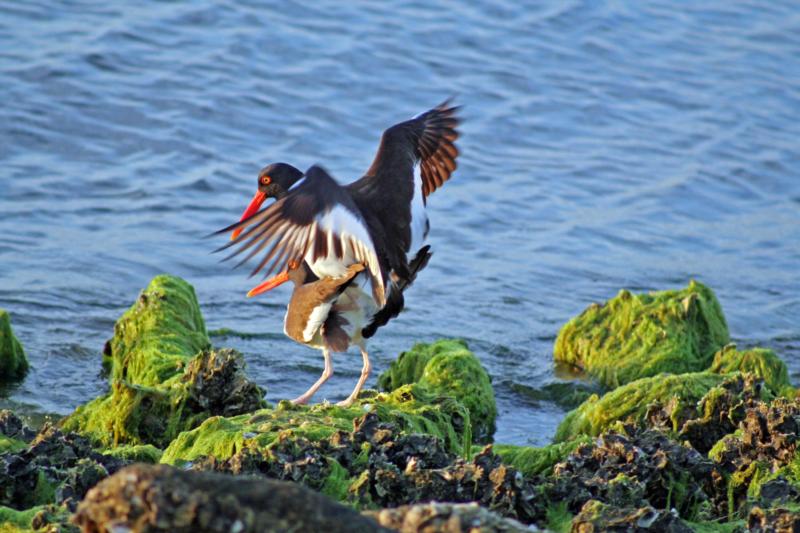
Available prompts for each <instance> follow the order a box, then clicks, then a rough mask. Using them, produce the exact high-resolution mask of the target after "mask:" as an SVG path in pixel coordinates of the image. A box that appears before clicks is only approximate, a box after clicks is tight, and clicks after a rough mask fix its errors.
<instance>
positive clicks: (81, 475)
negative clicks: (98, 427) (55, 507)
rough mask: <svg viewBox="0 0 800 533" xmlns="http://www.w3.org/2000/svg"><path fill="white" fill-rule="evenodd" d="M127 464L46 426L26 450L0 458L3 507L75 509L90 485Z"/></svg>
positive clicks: (86, 443)
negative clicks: (59, 507)
mask: <svg viewBox="0 0 800 533" xmlns="http://www.w3.org/2000/svg"><path fill="white" fill-rule="evenodd" d="M126 464H128V462H126V461H122V460H120V459H117V458H115V457H111V456H107V455H102V454H100V453H97V452H95V451H94V450H93V449H92V447H91V446H90V444H89V441H88V440H87V439H85V438H84V437H81V436H79V435H76V434H74V433H62V432H61V431H60V430H58V429H56V428H55V427H53V426H50V425H46V426H45V427H43V428H42V431H41V432H39V434H38V435H37V436H36V438H34V439H33V441H32V442H31V443H30V446H29V447H28V448H27V449H25V450H22V451H21V452H18V453H5V454H3V455H0V505H6V506H9V507H12V508H14V509H27V508H29V507H32V506H35V505H40V504H47V503H58V504H62V503H63V504H66V505H67V507H69V508H70V509H74V508H75V506H76V505H77V503H78V501H80V499H81V498H83V495H84V494H85V493H86V491H87V490H88V489H89V488H90V487H91V486H93V485H94V484H95V483H97V482H98V481H99V480H100V479H102V478H104V477H106V476H107V475H108V474H111V473H113V472H116V471H117V470H118V469H120V468H122V467H123V466H124V465H126Z"/></svg>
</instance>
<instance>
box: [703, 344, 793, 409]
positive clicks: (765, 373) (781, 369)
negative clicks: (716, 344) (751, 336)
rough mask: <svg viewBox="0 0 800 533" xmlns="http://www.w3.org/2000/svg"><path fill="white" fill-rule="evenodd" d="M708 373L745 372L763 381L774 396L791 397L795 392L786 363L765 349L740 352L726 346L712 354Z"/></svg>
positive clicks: (733, 347)
mask: <svg viewBox="0 0 800 533" xmlns="http://www.w3.org/2000/svg"><path fill="white" fill-rule="evenodd" d="M709 371H710V372H715V373H717V374H731V373H734V372H743V373H744V372H747V373H751V374H754V375H756V376H757V377H759V378H761V379H763V380H764V383H765V384H766V385H767V387H769V388H770V389H771V390H772V392H774V393H775V394H778V395H784V396H787V397H792V396H794V395H795V392H796V391H795V389H794V388H793V387H792V384H791V382H790V381H789V371H788V369H787V368H786V363H784V362H783V361H782V360H781V359H780V358H779V357H778V356H777V355H775V352H773V351H772V350H769V349H766V348H751V349H749V350H741V351H740V350H737V349H736V345H735V344H728V345H727V346H725V347H723V348H722V349H721V350H719V351H718V352H717V353H716V354H714V360H713V361H712V363H711V367H710V368H709Z"/></svg>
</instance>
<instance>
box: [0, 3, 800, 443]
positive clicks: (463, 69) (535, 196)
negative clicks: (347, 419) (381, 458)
mask: <svg viewBox="0 0 800 533" xmlns="http://www.w3.org/2000/svg"><path fill="white" fill-rule="evenodd" d="M341 4H342V3H340V2H315V3H314V4H313V7H303V6H301V5H299V4H297V3H281V4H280V7H276V6H264V5H259V4H255V3H244V2H243V3H233V2H221V3H219V2H218V3H213V4H211V3H209V4H208V5H205V6H203V5H201V4H200V3H197V2H186V3H175V2H170V3H163V4H161V3H158V4H148V5H147V6H143V5H140V3H139V2H130V3H128V4H127V5H126V4H125V3H123V2H111V3H109V5H98V4H97V3H95V2H92V3H88V2H87V3H82V2H68V3H56V2H51V3H48V2H35V1H26V2H14V3H9V2H4V3H3V4H2V5H0V101H2V104H0V307H5V308H7V309H9V310H10V311H11V313H12V317H13V321H14V325H15V327H16V331H17V334H18V336H19V337H20V339H21V340H22V342H23V343H24V345H25V346H26V348H27V351H28V353H29V356H30V358H31V360H32V363H33V366H34V369H33V371H32V372H31V373H30V374H29V376H28V378H27V380H26V381H25V382H24V383H22V384H21V385H19V386H18V387H16V388H12V389H7V390H5V392H4V394H5V396H6V397H7V398H6V399H5V400H0V403H2V404H3V405H9V404H10V405H13V406H14V407H15V408H17V409H23V410H26V411H28V412H31V413H55V414H65V413H68V412H70V411H71V410H72V409H73V408H74V407H75V406H77V405H78V404H80V403H82V402H85V401H86V400H88V399H90V398H92V397H94V396H96V395H98V394H100V393H101V392H103V390H104V389H105V382H104V380H103V379H102V378H101V377H99V375H98V370H99V360H100V358H99V352H100V350H101V348H102V346H103V342H104V341H105V340H106V338H108V337H109V336H110V334H111V331H112V327H113V324H114V321H115V320H116V318H117V317H118V316H119V315H120V314H121V313H122V312H123V310H124V309H126V308H127V307H128V306H129V305H130V304H131V302H132V301H133V300H134V299H135V297H136V295H137V294H138V291H139V290H140V289H141V288H142V287H144V286H145V285H146V284H147V282H148V281H149V280H150V278H152V277H153V276H154V275H156V274H158V273H160V272H169V273H172V274H176V275H179V276H182V277H184V278H186V279H187V280H189V281H190V282H191V283H193V284H194V286H195V287H196V289H197V293H198V297H199V299H200V301H201V304H202V307H203V311H204V313H205V317H206V321H207V323H208V326H209V328H210V329H218V328H230V329H232V330H234V331H239V332H248V333H256V334H257V335H253V336H226V337H220V336H218V337H215V338H214V342H215V343H216V344H218V345H224V346H231V347H234V348H237V349H239V350H241V351H242V352H243V353H244V354H245V357H246V359H247V362H248V365H249V370H250V372H251V374H253V375H254V376H255V377H256V379H257V380H258V381H259V383H261V384H262V385H266V386H267V387H268V389H269V392H268V396H267V398H268V399H269V400H276V399H280V398H284V397H293V396H294V395H296V394H299V393H300V392H302V391H303V390H305V387H307V386H308V385H309V384H310V383H311V382H312V381H313V380H315V379H316V378H317V376H318V374H319V372H320V370H321V368H322V358H321V356H320V354H319V352H318V351H316V350H311V349H308V348H305V347H303V346H300V345H298V344H295V343H293V342H292V341H290V340H288V339H287V338H285V337H284V336H283V335H282V321H283V308H284V305H285V301H286V299H287V298H288V295H289V289H288V288H285V289H281V290H279V291H277V292H276V293H275V294H271V295H267V296H265V297H260V298H256V299H252V300H247V299H245V297H244V294H245V292H246V291H247V290H248V289H249V288H250V287H251V286H252V285H253V281H252V280H248V279H247V277H246V272H245V271H234V272H232V271H230V270H229V267H228V266H227V265H220V264H218V263H217V257H216V256H210V255H209V253H208V252H209V251H210V249H212V248H213V247H214V245H215V244H216V243H214V242H211V241H207V240H202V239H201V238H200V237H201V236H203V235H205V234H207V233H209V232H210V231H212V230H215V229H218V228H220V227H222V226H224V225H227V224H229V223H230V222H232V221H234V220H236V219H237V218H238V216H239V215H240V214H241V211H242V209H243V207H244V206H245V204H246V203H247V201H248V200H249V198H250V196H251V195H252V192H253V187H254V185H255V176H256V173H257V171H258V169H259V168H260V167H261V166H263V165H264V164H266V163H268V162H272V161H281V160H282V161H287V162H290V163H293V164H295V165H297V166H299V167H301V168H306V167H307V166H309V165H311V164H312V163H315V162H320V163H322V164H323V165H324V166H326V167H327V168H328V170H330V171H331V172H332V173H333V174H334V175H335V176H336V177H337V178H338V179H340V181H342V182H346V181H350V180H352V179H355V178H357V177H359V176H360V175H361V174H362V173H363V171H364V170H365V169H366V168H367V167H368V166H369V163H370V161H371V159H372V156H373V153H374V149H375V147H376V144H377V141H378V139H379V136H380V133H381V131H382V130H383V129H384V128H385V127H387V126H389V125H391V124H393V123H395V122H397V121H400V120H404V119H406V118H408V117H410V116H411V115H414V114H416V113H418V112H420V111H422V110H424V109H426V108H428V107H431V106H433V105H435V104H436V103H438V102H439V101H441V100H443V99H444V98H445V97H447V96H449V95H453V94H455V95H457V99H458V102H459V103H461V104H464V106H465V108H464V111H463V116H464V118H465V122H464V125H463V128H462V131H463V137H462V139H461V140H460V144H459V146H460V148H461V150H462V156H461V158H460V159H459V162H460V168H459V170H458V172H457V173H456V175H455V177H454V178H453V179H452V180H451V181H450V182H448V183H447V185H446V186H445V187H444V188H443V189H442V190H440V191H438V192H437V193H436V194H435V195H433V196H432V197H431V198H430V201H429V214H430V216H431V223H432V233H431V238H430V241H431V244H432V245H433V248H434V250H435V255H434V258H433V260H432V262H431V264H430V266H429V267H428V269H427V270H426V271H425V272H424V273H423V275H422V276H421V277H420V279H419V280H418V282H417V283H416V284H415V286H414V287H413V289H412V290H411V291H410V292H409V293H408V296H407V301H408V306H407V312H406V313H404V314H403V315H402V316H401V317H400V318H399V319H398V320H396V321H395V322H393V323H392V324H391V325H390V326H389V327H387V328H385V329H384V330H382V331H381V333H380V334H379V335H378V336H377V337H376V338H375V339H374V340H373V341H372V343H371V345H370V347H371V353H372V354H373V358H374V360H375V365H374V366H375V368H376V369H377V371H378V372H380V371H381V370H383V369H385V368H386V367H387V366H388V364H389V362H390V361H391V360H392V359H393V358H394V357H395V356H396V354H397V353H398V352H400V351H402V350H403V349H405V348H407V347H409V346H411V345H412V344H413V343H414V342H415V341H418V340H433V339H436V338H438V337H442V336H461V337H464V338H466V339H468V341H469V343H470V346H471V347H472V348H473V349H474V350H475V351H476V352H477V353H478V355H479V356H480V357H481V359H482V361H483V363H484V364H485V366H486V367H487V368H488V370H489V372H490V373H491V375H492V376H493V379H494V384H495V387H496V391H497V394H498V397H499V405H500V410H501V416H500V420H499V429H498V436H497V437H498V440H503V441H506V442H516V443H535V444H541V443H544V442H547V441H548V439H549V438H550V437H551V436H552V433H553V431H554V428H555V426H556V424H557V423H558V421H559V419H560V417H561V416H562V414H563V412H562V411H561V410H560V409H559V408H558V407H556V406H555V405H552V404H549V403H547V402H539V403H532V402H531V401H530V400H526V399H525V398H524V397H523V396H521V395H519V394H517V393H515V392H514V390H515V387H514V385H515V384H525V385H530V386H534V387H535V386H540V385H543V384H545V383H548V382H551V381H554V380H556V379H558V378H557V377H556V376H555V375H554V371H553V368H552V363H551V357H552V344H553V340H554V338H555V335H556V333H557V331H558V328H559V327H560V325H561V324H563V323H564V322H565V321H566V320H568V319H569V318H570V317H571V316H573V315H575V314H576V313H578V312H580V311H581V310H582V309H583V308H584V307H585V306H586V305H587V304H588V303H590V302H592V301H597V300H604V299H606V298H608V297H611V296H613V295H614V294H615V293H616V292H617V291H618V290H619V289H620V288H623V287H626V288H630V289H633V290H649V289H664V288H673V287H679V286H683V285H685V284H686V282H687V281H688V280H689V279H690V278H692V277H695V278H698V279H700V280H702V281H703V282H705V283H707V284H709V285H710V286H712V287H713V288H714V289H715V290H716V291H717V295H718V297H719V299H720V301H721V302H722V305H723V307H724V309H725V311H726V314H727V318H728V322H729V325H730V328H731V332H732V335H733V337H734V338H735V340H736V341H737V342H739V343H740V344H741V345H756V344H758V345H763V346H768V347H772V348H774V349H775V350H777V351H778V352H779V353H780V354H781V355H782V357H783V358H784V359H785V360H786V361H787V362H788V363H789V365H790V368H791V370H792V375H793V379H794V380H795V381H796V382H800V326H799V324H800V318H798V317H800V59H798V58H800V10H799V9H798V8H797V4H796V3H794V2H788V1H787V2H723V1H720V2H717V3H716V6H708V4H707V7H703V8H700V7H696V6H695V5H694V4H693V3H688V2H687V3H681V4H679V5H676V4H674V3H673V2H667V1H658V2H630V3H626V2H609V3H600V2H585V3H581V2H550V3H547V4H546V5H541V6H539V7H523V6H522V4H523V3H522V2H496V1H494V0H492V1H489V0H480V1H478V2H472V3H470V5H468V6H467V5H462V4H457V3H455V2H453V3H443V4H438V5H435V6H434V5H430V4H429V3H428V2H400V1H391V2H380V3H371V2H370V3H367V2H365V3H347V5H341ZM601 4H605V5H601ZM360 365H361V362H360V357H358V355H357V354H356V353H351V354H348V355H339V356H337V357H336V359H335V360H334V367H335V369H336V374H335V376H334V377H333V378H332V380H331V382H329V384H328V385H326V387H325V388H324V389H322V391H321V393H320V395H319V398H320V399H321V398H325V397H328V398H331V399H339V398H341V397H343V396H345V395H346V394H347V393H348V392H349V390H350V389H351V387H352V386H353V384H354V383H355V380H356V378H357V375H358V373H359V370H360ZM376 374H377V373H376ZM370 383H371V384H372V385H374V383H375V376H374V375H373V377H372V379H371V381H370Z"/></svg>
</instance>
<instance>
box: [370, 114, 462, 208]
mask: <svg viewBox="0 0 800 533" xmlns="http://www.w3.org/2000/svg"><path fill="white" fill-rule="evenodd" d="M458 109H459V108H458V107H457V106H452V105H450V100H446V101H445V102H442V103H441V104H439V105H438V106H437V107H435V108H433V109H431V110H430V111H426V112H425V113H421V114H419V115H417V116H416V117H414V118H412V119H411V120H407V121H405V122H401V123H399V124H395V125H394V126H392V127H391V128H389V129H388V130H386V131H385V132H383V137H382V138H381V144H380V146H379V147H378V153H377V154H376V155H375V160H374V161H373V162H372V165H371V166H370V167H369V170H367V173H366V175H367V176H376V177H381V176H388V175H392V174H395V173H402V174H403V177H406V178H407V177H409V176H412V175H413V171H414V166H415V165H417V164H419V165H420V171H421V174H422V194H423V195H424V196H425V198H427V197H428V195H430V194H431V193H433V191H435V190H436V189H438V188H439V187H441V186H442V185H443V184H444V182H445V181H447V180H448V179H450V176H451V175H452V174H453V172H454V171H455V170H456V166H457V165H456V158H457V157H458V148H456V145H455V144H454V143H455V141H456V139H458V130H456V128H457V127H458V124H459V121H458V118H457V117H456V112H457V111H458ZM408 200H409V201H410V200H411V199H410V198H409V199H408Z"/></svg>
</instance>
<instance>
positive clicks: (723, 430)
mask: <svg viewBox="0 0 800 533" xmlns="http://www.w3.org/2000/svg"><path fill="white" fill-rule="evenodd" d="M763 386H764V382H763V381H762V380H761V379H758V378H756V377H755V376H754V375H752V374H747V375H745V376H736V377H733V378H730V379H727V380H725V382H723V383H722V384H721V385H720V386H719V387H715V388H714V389H711V391H709V393H708V394H706V395H705V396H704V397H703V399H702V400H701V401H700V404H699V406H698V409H697V410H698V414H697V416H696V418H693V419H691V420H688V421H687V422H686V423H684V424H683V427H682V428H681V430H680V432H679V435H680V437H682V438H685V439H687V440H688V441H689V442H691V444H692V446H693V447H694V448H695V449H696V450H697V451H699V452H700V453H703V454H707V453H708V452H709V450H711V448H712V447H713V446H714V444H716V443H717V441H719V440H720V439H721V438H722V437H724V436H725V435H728V434H730V433H733V432H734V431H735V430H736V428H737V426H738V425H739V423H740V422H741V421H742V420H743V419H744V418H745V415H746V413H747V410H748V409H750V408H752V407H753V406H755V405H756V403H757V402H758V401H759V400H760V398H761V396H762V392H763Z"/></svg>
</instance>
